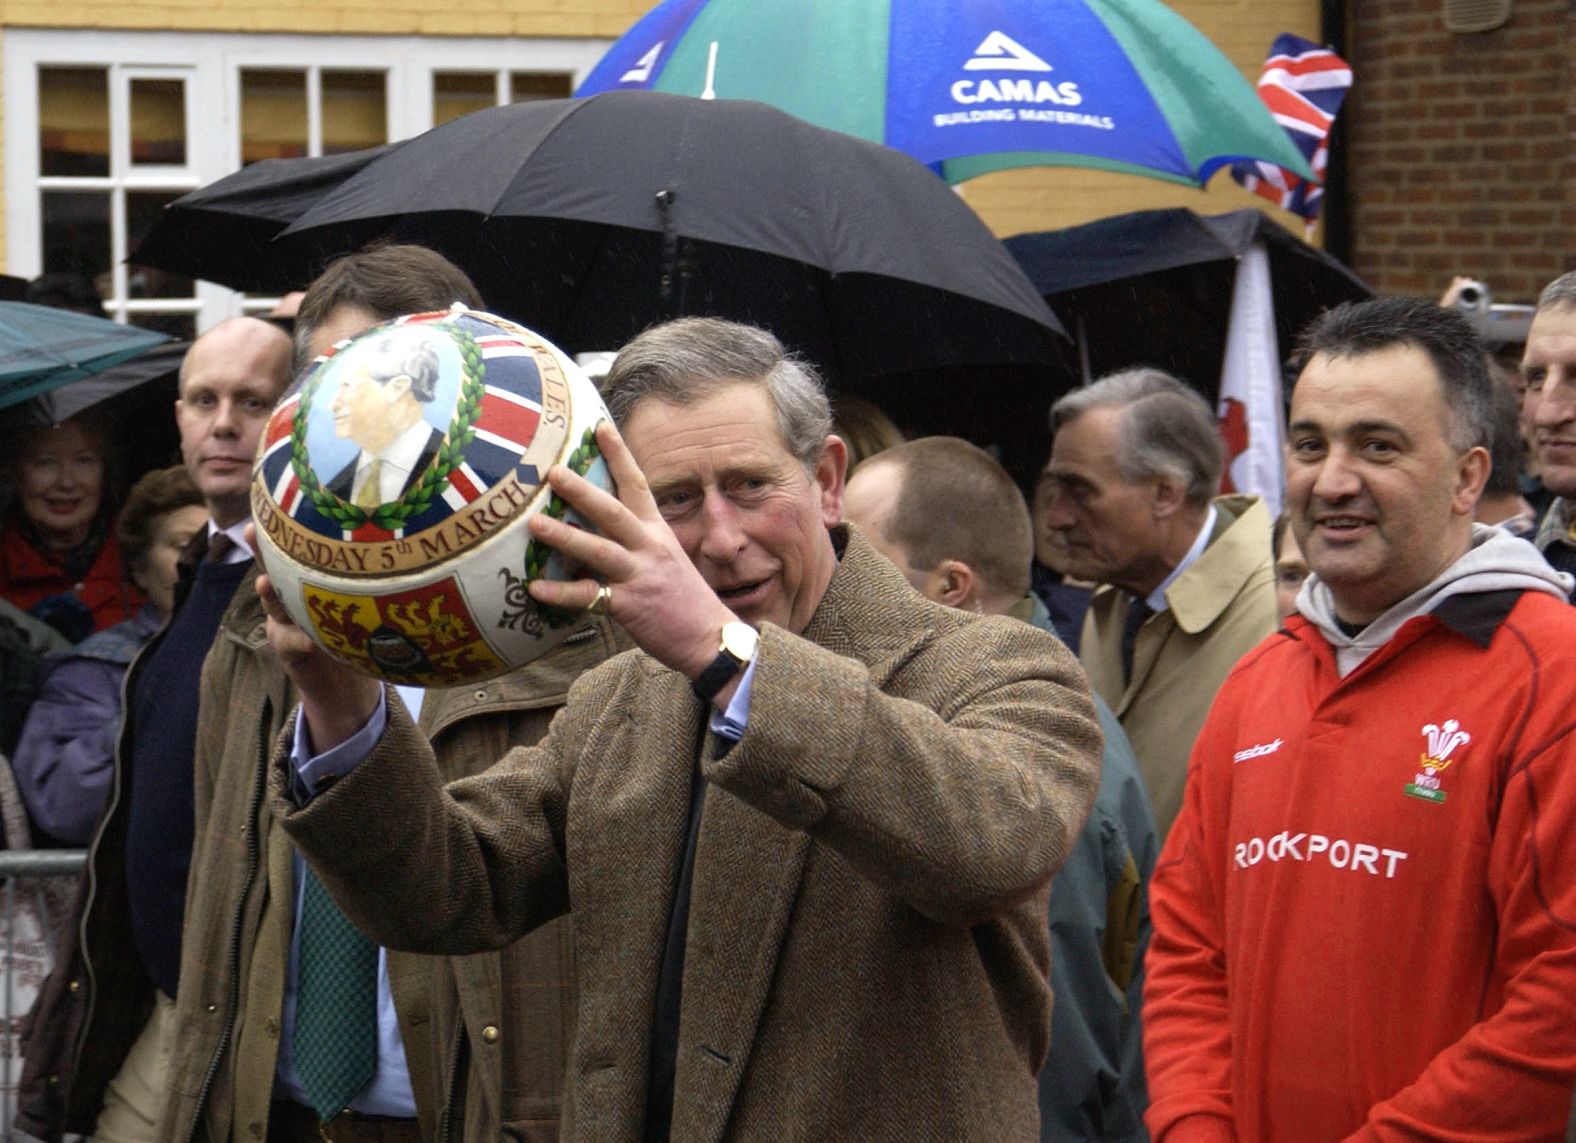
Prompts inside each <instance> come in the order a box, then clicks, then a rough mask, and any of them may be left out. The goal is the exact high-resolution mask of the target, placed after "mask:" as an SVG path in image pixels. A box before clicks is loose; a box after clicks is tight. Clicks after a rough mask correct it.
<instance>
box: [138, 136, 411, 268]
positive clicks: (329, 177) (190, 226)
mask: <svg viewBox="0 0 1576 1143" xmlns="http://www.w3.org/2000/svg"><path fill="white" fill-rule="evenodd" d="M397 146H399V144H398V143H387V144H384V145H383V146H381V147H369V148H367V149H366V150H364V151H352V152H350V153H348V154H342V155H324V156H322V157H320V158H305V159H264V160H262V161H261V162H257V163H253V164H251V165H250V166H247V167H242V168H241V169H240V170H239V171H236V172H235V173H234V174H233V175H227V176H225V177H224V178H222V179H219V180H218V181H217V182H212V183H209V184H208V185H207V186H205V187H199V188H198V189H197V190H194V191H192V192H191V193H190V194H185V195H182V196H181V197H180V198H178V199H176V200H175V201H174V202H172V203H170V204H169V205H168V206H166V207H165V208H164V212H163V213H162V214H161V215H160V216H159V220H158V222H157V223H155V224H154V226H153V229H151V230H150V231H148V234H147V236H146V237H145V238H143V240H142V242H141V244H140V245H138V247H137V249H136V250H134V251H133V252H132V254H131V256H130V257H128V258H127V259H126V260H127V261H128V262H131V263H133V264H134V265H139V266H153V267H156V268H158V269H160V270H168V271H170V272H171V273H176V274H180V275H182V276H183V277H187V278H206V279H207V280H208V281H210V282H218V283H219V284H220V285H224V286H231V287H233V288H235V289H238V290H247V291H249V292H251V293H257V294H285V293H289V292H290V291H291V290H304V289H306V287H307V285H308V284H309V283H310V282H311V280H312V278H313V275H314V269H315V268H314V267H313V266H311V265H310V264H307V263H304V262H301V261H298V260H292V259H289V258H287V257H285V256H284V255H285V253H286V252H285V251H284V250H283V248H281V247H279V246H276V245H274V243H273V239H274V237H275V236H276V235H277V234H278V233H279V232H280V231H281V230H283V229H284V228H285V227H286V226H288V225H290V223H292V222H294V221H295V220H296V219H297V218H300V217H301V215H302V213H303V212H304V211H305V210H306V209H307V208H308V207H309V206H311V205H312V204H313V203H315V202H317V201H318V200H319V199H321V198H322V197H323V195H324V194H326V193H327V192H328V191H330V190H332V189H333V188H334V187H336V186H338V185H339V184H340V183H342V182H344V181H345V180H346V179H347V178H349V177H350V176H351V175H353V174H355V173H356V172H357V171H359V170H361V168H362V167H364V166H366V165H367V164H368V163H370V162H372V160H374V159H376V158H379V157H381V156H382V155H385V154H387V153H388V152H389V151H390V150H392V149H393V148H395V147H397Z"/></svg>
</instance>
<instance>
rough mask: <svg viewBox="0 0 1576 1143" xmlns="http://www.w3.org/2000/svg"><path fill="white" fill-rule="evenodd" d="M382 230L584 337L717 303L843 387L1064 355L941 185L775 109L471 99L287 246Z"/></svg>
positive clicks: (515, 309) (881, 152)
mask: <svg viewBox="0 0 1576 1143" xmlns="http://www.w3.org/2000/svg"><path fill="white" fill-rule="evenodd" d="M378 238H393V239H397V240H401V241H411V242H419V243H422V244H425V245H428V246H430V247H432V248H434V249H436V250H438V251H439V252H441V253H443V254H445V255H446V256H448V257H449V258H451V259H452V260H453V261H454V262H456V263H457V264H458V265H460V266H461V267H462V268H463V269H465V270H466V272H467V273H469V274H470V275H471V276H472V278H473V279H474V280H475V281H476V284H477V286H478V288H480V290H481V291H482V295H483V296H484V297H485V298H486V299H487V301H488V304H489V305H490V306H491V307H492V308H494V309H496V310H498V311H499V312H501V313H504V314H507V315H509V316H511V317H514V318H517V319H519V320H520V321H522V322H524V323H525V324H526V325H528V326H530V327H531V328H533V329H535V330H538V331H539V332H541V333H542V334H544V335H545V336H546V337H548V338H550V339H552V340H553V341H554V342H556V343H557V344H559V345H560V346H562V347H563V348H566V349H568V350H570V351H572V352H576V351H587V350H603V349H613V348H617V347H618V346H620V345H622V344H623V343H624V342H625V341H627V340H628V339H629V338H630V337H631V336H633V335H634V334H635V333H637V332H639V331H640V330H641V329H643V328H644V327H645V326H647V325H648V324H650V323H652V322H654V321H659V320H662V319H664V318H669V317H675V316H679V315H685V314H712V315H717V316H723V317H729V318H734V319H738V320H742V321H751V322H755V323H757V324H760V325H763V326H765V327H767V328H769V329H771V330H773V331H774V332H775V333H777V335H778V336H779V337H781V338H782V339H783V341H784V342H786V343H787V344H788V345H790V346H791V347H793V348H795V349H797V350H799V351H800V352H802V353H805V354H806V355H808V356H809V357H811V358H812V359H814V360H816V361H817V362H818V363H819V364H820V365H821V366H822V367H823V368H825V369H826V370H827V372H828V374H829V375H830V376H831V377H832V379H833V380H834V383H837V384H841V385H842V386H844V387H853V388H857V387H859V386H860V385H861V384H862V383H864V382H865V381H866V380H867V379H869V378H871V377H874V376H877V375H882V374H891V373H898V372H903V371H907V370H916V369H934V368H937V367H941V366H956V365H965V366H980V365H1003V366H1022V367H1037V368H1042V369H1043V368H1052V369H1055V368H1059V367H1061V365H1062V362H1063V355H1064V350H1063V347H1062V345H1061V344H1060V342H1061V329H1060V326H1059V324H1058V323H1057V321H1056V319H1055V317H1054V316H1053V315H1052V313H1051V311H1050V310H1049V309H1048V308H1047V307H1046V305H1045V303H1044V301H1043V300H1042V299H1041V298H1040V296H1039V294H1038V293H1037V292H1036V291H1035V289H1034V287H1033V286H1032V285H1031V284H1030V283H1029V281H1028V279H1027V278H1026V277H1024V275H1023V272H1022V271H1021V270H1020V269H1019V268H1018V266H1017V264H1016V263H1015V262H1014V261H1013V260H1012V259H1011V257H1009V256H1008V255H1007V253H1006V251H1005V250H1004V249H1003V248H1002V246H1001V244H1000V243H999V242H998V241H997V240H996V238H995V237H994V236H993V235H992V234H991V233H990V231H989V230H988V229H987V228H986V227H985V225H984V223H982V222H981V221H980V220H979V218H978V217H977V216H976V215H975V214H974V213H973V211H971V210H970V209H969V208H968V206H967V205H965V204H964V203H963V202H961V201H960V200H959V199H958V198H957V196H956V195H955V194H953V193H952V192H951V191H950V190H949V189H948V188H947V187H946V186H945V184H943V183H941V182H940V181H938V180H937V179H935V178H934V177H932V176H931V175H930V173H929V172H928V171H926V170H925V168H923V167H922V166H920V165H919V164H917V163H915V162H914V161H913V160H912V159H909V158H908V157H906V156H904V155H900V154H897V153H896V152H894V151H891V150H890V149H888V148H885V147H881V146H877V145H874V144H871V143H867V142H865V141H863V140H859V139H855V138H852V137H849V136H846V135H841V134H837V133H835V132H830V131H823V130H821V129H819V128H816V127H812V126H810V125H809V124H806V123H803V122H801V121H799V120H797V119H795V118H793V117H792V116H789V115H785V114H783V113H782V112H780V111H777V110H775V109H773V108H770V107H766V106H764V105H762V104H758V103H748V102H737V101H732V100H716V101H707V100H700V99H690V98H685V97H681V96H669V95H659V94H654V93H650V92H613V93H609V94H607V95H600V96H595V97H592V98H590V99H573V100H544V101H540V102H533V103H521V104H514V105H510V106H504V107H494V108H488V109H486V110H483V111H477V112H473V113H472V114H470V115H466V116H463V117H461V118H459V119H455V120H452V121H450V122H448V123H445V124H443V125H441V126H438V127H435V128H433V129H432V130H430V131H428V132H426V133H425V134H423V135H420V136H418V137H416V138H414V139H411V140H408V141H406V142H405V143H404V144H403V145H401V146H400V147H398V148H397V149H394V150H391V151H390V152H389V153H387V154H385V155H383V156H381V157H379V158H377V159H376V160H374V161H372V162H370V163H368V164H367V165H366V166H365V167H363V168H362V169H361V170H360V171H359V172H357V173H356V174H354V175H352V176H351V177H350V178H348V179H346V180H345V181H344V182H342V183H341V184H340V185H339V186H338V187H336V188H335V189H333V190H332V191H330V192H328V193H326V194H325V195H324V196H323V197H322V198H321V199H320V200H319V201H318V202H317V203H316V204H315V205H313V206H312V207H311V208H310V209H309V210H307V211H306V212H305V213H304V214H302V215H301V217H300V218H298V219H297V220H296V221H295V222H294V223H293V224H292V225H291V226H290V227H289V228H287V229H286V230H285V231H284V232H283V233H282V234H281V235H280V237H279V239H278V240H277V243H278V244H282V245H285V246H287V247H289V248H290V249H291V250H292V251H294V254H295V256H296V257H298V258H300V259H302V260H303V262H305V263H307V264H313V265H317V264H321V263H322V262H324V261H326V260H327V259H328V258H329V257H331V256H333V255H335V254H338V253H344V252H348V251H351V250H355V249H359V248H360V247H361V246H363V245H365V244H366V243H367V242H370V241H372V240H374V239H378Z"/></svg>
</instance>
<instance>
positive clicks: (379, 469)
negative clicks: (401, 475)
mask: <svg viewBox="0 0 1576 1143" xmlns="http://www.w3.org/2000/svg"><path fill="white" fill-rule="evenodd" d="M382 486H383V458H382V457H380V456H379V457H373V458H372V463H371V464H369V465H367V474H366V476H364V477H363V478H362V480H361V489H360V491H358V492H357V493H356V498H355V500H354V504H355V506H356V507H357V508H364V509H366V510H367V511H371V510H372V509H374V508H377V507H379V506H381V505H382V503H383V493H382V492H381V491H379V489H381V488H382Z"/></svg>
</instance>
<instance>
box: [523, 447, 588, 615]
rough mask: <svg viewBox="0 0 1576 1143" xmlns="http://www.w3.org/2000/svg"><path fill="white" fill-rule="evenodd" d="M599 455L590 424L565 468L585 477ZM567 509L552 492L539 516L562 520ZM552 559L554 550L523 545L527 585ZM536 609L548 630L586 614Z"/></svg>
mask: <svg viewBox="0 0 1576 1143" xmlns="http://www.w3.org/2000/svg"><path fill="white" fill-rule="evenodd" d="M600 455H601V453H600V452H599V451H598V449H597V447H596V426H595V425H593V426H591V428H589V429H587V430H586V432H585V436H583V437H581V438H580V444H579V445H578V446H577V447H576V448H575V450H574V451H573V452H572V453H570V454H569V455H568V456H567V457H565V458H564V467H565V468H567V469H569V470H570V471H571V472H573V473H574V474H575V475H576V476H584V475H585V474H586V473H588V472H590V471H591V466H592V465H593V464H595V463H596V459H597V457H598V456H600ZM568 507H569V506H568V505H567V504H565V503H564V500H563V497H561V496H559V495H558V493H556V492H555V493H553V495H552V496H551V497H550V498H549V499H548V501H547V506H546V507H545V508H543V509H542V515H544V516H550V517H552V518H553V519H554V520H562V519H563V518H564V512H565V511H567V510H568ZM552 556H553V549H552V548H550V547H548V546H547V545H546V544H543V543H541V542H539V541H537V540H532V541H531V542H530V543H529V544H527V545H526V546H525V578H526V580H527V582H529V581H530V580H533V579H541V578H542V573H543V572H545V571H546V570H547V561H548V560H550V559H551V558H552ZM536 610H537V614H539V615H540V616H541V617H542V621H543V622H544V623H546V624H547V625H548V626H549V627H567V626H569V624H571V623H575V622H578V621H579V619H580V618H581V616H582V615H584V614H585V613H584V612H582V611H575V610H571V609H568V608H563V607H554V606H552V605H551V604H547V603H538V604H537V605H536Z"/></svg>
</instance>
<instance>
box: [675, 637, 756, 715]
mask: <svg viewBox="0 0 1576 1143" xmlns="http://www.w3.org/2000/svg"><path fill="white" fill-rule="evenodd" d="M760 637H761V636H760V632H758V631H756V630H755V628H753V627H751V626H750V625H749V624H748V623H743V622H740V621H739V620H737V619H734V620H730V621H729V622H727V623H724V624H723V625H722V645H721V647H720V648H718V651H717V657H716V658H715V659H713V660H712V661H711V663H710V664H709V665H708V666H707V667H706V669H705V670H704V671H702V672H701V673H700V674H699V675H698V676H696V678H695V681H694V682H692V683H690V687H691V689H693V690H694V692H695V695H696V697H697V698H699V699H700V701H701V702H705V703H709V702H711V700H712V699H714V698H716V697H717V692H718V691H720V690H722V688H723V687H725V686H727V685H728V684H729V683H730V682H732V681H733V678H734V676H735V675H737V674H738V673H739V672H740V671H742V670H744V668H745V667H747V666H748V665H749V663H750V660H751V659H753V658H755V644H756V643H757V642H758V641H759V640H760Z"/></svg>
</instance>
